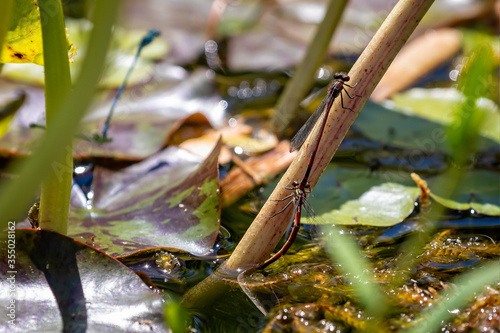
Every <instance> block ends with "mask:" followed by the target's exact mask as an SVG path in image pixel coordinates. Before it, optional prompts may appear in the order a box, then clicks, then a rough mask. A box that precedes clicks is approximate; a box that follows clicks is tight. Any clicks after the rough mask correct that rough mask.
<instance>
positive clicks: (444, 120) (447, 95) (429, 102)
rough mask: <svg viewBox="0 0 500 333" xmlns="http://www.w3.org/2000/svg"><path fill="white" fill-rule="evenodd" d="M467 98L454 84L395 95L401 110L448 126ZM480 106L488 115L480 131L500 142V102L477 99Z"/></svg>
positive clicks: (395, 101)
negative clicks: (450, 86) (452, 86)
mask: <svg viewBox="0 0 500 333" xmlns="http://www.w3.org/2000/svg"><path fill="white" fill-rule="evenodd" d="M463 101H464V97H463V95H462V94H461V93H460V92H459V91H458V90H456V89H454V88H435V89H423V88H414V89H411V90H409V91H407V92H405V93H401V94H397V95H395V96H394V97H393V102H394V103H395V106H396V107H397V108H398V109H399V110H403V111H401V112H404V113H406V114H408V115H414V116H418V117H422V118H426V119H429V120H432V121H435V122H438V123H441V124H443V125H446V126H448V125H450V124H452V123H453V120H454V114H455V111H456V109H457V107H458V106H459V105H460V103H463ZM476 106H477V108H478V109H479V110H481V112H482V113H483V115H484V118H483V122H482V125H481V127H480V128H479V133H480V134H481V135H482V136H484V137H485V138H489V139H491V140H493V141H495V142H497V143H499V142H500V131H499V130H498V129H499V128H500V110H499V109H498V106H497V105H496V104H495V103H494V102H493V101H491V100H489V99H486V98H481V99H479V100H477V102H476ZM436 110H439V112H436Z"/></svg>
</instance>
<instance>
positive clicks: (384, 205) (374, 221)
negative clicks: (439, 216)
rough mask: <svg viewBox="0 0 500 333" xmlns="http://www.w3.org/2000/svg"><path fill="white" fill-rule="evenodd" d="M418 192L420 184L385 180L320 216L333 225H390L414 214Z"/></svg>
mask: <svg viewBox="0 0 500 333" xmlns="http://www.w3.org/2000/svg"><path fill="white" fill-rule="evenodd" d="M419 193H420V190H419V189H418V188H417V187H409V186H403V185H400V184H396V183H385V184H382V185H379V186H374V187H372V188H370V189H369V190H368V191H367V192H365V193H364V194H363V195H362V196H361V197H360V198H359V199H357V200H351V201H348V202H346V203H345V204H343V205H342V206H341V207H340V208H339V209H335V210H332V211H331V212H329V213H325V214H322V215H320V216H319V218H320V220H324V221H328V222H329V223H334V224H355V225H372V226H378V227H387V226H391V225H394V224H397V223H399V222H402V221H403V220H404V219H405V218H406V217H408V215H410V214H411V212H412V211H413V209H414V208H415V202H416V200H417V199H418V195H419Z"/></svg>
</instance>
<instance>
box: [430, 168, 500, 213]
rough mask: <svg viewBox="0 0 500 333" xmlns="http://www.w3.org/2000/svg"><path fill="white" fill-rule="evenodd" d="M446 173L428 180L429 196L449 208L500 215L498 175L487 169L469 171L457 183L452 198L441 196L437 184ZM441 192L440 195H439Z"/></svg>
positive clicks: (440, 182) (499, 178) (499, 176)
mask: <svg viewBox="0 0 500 333" xmlns="http://www.w3.org/2000/svg"><path fill="white" fill-rule="evenodd" d="M444 177H446V175H440V176H437V177H434V178H432V179H430V180H429V181H428V184H429V188H430V190H431V197H432V198H433V199H434V200H436V201H437V202H439V203H440V204H442V205H443V206H445V207H448V208H450V209H457V210H471V209H473V210H474V211H476V213H479V214H485V215H490V216H500V175H499V174H498V173H494V172H489V171H470V172H468V173H466V174H465V176H464V178H463V179H462V181H461V182H460V184H459V185H458V188H457V191H456V193H455V195H454V196H453V197H452V198H445V197H443V196H442V193H443V192H444V191H443V190H442V189H441V188H440V187H438V186H437V185H438V184H443V183H444V182H443V179H444ZM440 194H441V195H440Z"/></svg>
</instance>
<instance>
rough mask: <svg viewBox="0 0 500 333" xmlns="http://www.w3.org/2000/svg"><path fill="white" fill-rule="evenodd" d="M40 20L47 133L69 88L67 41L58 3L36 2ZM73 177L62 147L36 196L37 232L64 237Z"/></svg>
mask: <svg viewBox="0 0 500 333" xmlns="http://www.w3.org/2000/svg"><path fill="white" fill-rule="evenodd" d="M38 5H39V6H40V18H41V21H42V37H43V54H44V67H45V68H44V70H45V115H46V122H47V124H46V128H47V132H51V131H53V130H54V128H53V122H54V119H55V117H56V116H57V112H68V111H69V110H60V106H61V103H62V101H63V100H64V98H65V97H66V96H67V94H68V92H69V90H70V88H71V75H70V72H69V60H68V42H67V40H66V31H65V28H64V16H63V11H62V4H61V2H59V1H52V0H39V1H38ZM72 177H73V147H72V144H71V143H69V144H68V145H67V146H66V156H60V157H59V158H57V159H55V160H54V161H53V162H52V169H51V170H50V171H49V174H48V175H47V177H46V178H45V179H44V181H43V182H42V194H41V197H40V220H39V226H40V228H41V229H48V230H53V231H57V232H59V233H61V234H66V232H67V230H68V214H69V200H70V196H71V183H72Z"/></svg>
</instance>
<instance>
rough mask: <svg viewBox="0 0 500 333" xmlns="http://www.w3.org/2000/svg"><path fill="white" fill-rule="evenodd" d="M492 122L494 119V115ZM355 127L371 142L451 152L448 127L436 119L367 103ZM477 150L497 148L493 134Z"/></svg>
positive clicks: (417, 149) (481, 141) (432, 110)
mask: <svg viewBox="0 0 500 333" xmlns="http://www.w3.org/2000/svg"><path fill="white" fill-rule="evenodd" d="M423 105H427V104H423ZM455 105H456V104H455ZM437 110H439V111H437ZM428 112H429V113H434V114H436V113H440V112H441V109H440V108H439V107H437V106H433V107H431V108H430V110H429V111H428ZM491 119H494V116H493V118H491ZM497 119H499V118H498V115H497ZM494 121H495V123H494V124H497V125H494V126H497V128H498V126H499V125H500V123H498V120H494ZM354 126H355V127H356V128H357V129H358V130H360V131H361V132H362V133H363V135H365V136H366V137H368V138H369V139H371V140H374V141H377V142H380V143H385V144H388V145H391V146H396V147H401V148H404V149H412V150H415V151H417V152H425V153H436V152H444V153H449V152H450V148H449V146H448V142H447V140H446V134H447V132H446V131H447V125H445V124H443V123H441V122H438V121H436V120H435V119H426V118H424V117H420V116H416V115H409V114H404V111H401V110H396V109H395V110H390V109H388V108H385V107H383V106H381V105H378V104H375V103H373V102H370V101H368V102H367V103H366V105H365V107H364V111H363V112H361V113H360V115H359V117H358V118H357V119H356V121H355V122H354ZM497 132H498V130H497ZM477 147H478V149H480V150H484V149H489V148H495V149H496V148H497V147H498V142H497V141H496V139H495V140H493V139H492V138H490V137H489V135H488V136H482V137H479V138H478V142H477Z"/></svg>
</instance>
